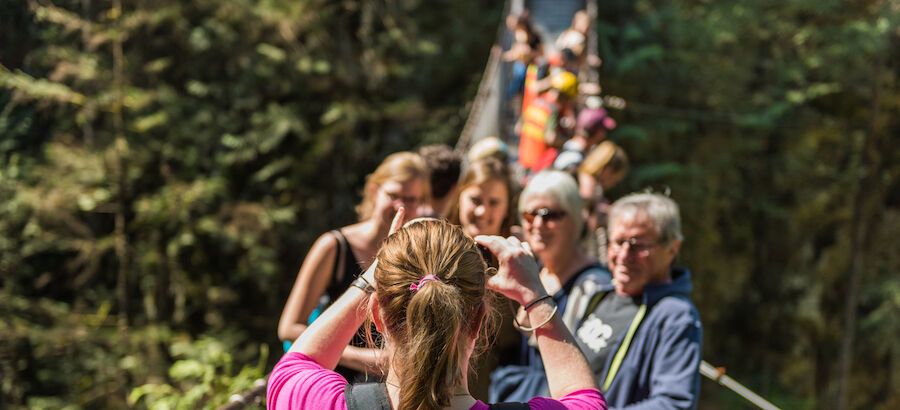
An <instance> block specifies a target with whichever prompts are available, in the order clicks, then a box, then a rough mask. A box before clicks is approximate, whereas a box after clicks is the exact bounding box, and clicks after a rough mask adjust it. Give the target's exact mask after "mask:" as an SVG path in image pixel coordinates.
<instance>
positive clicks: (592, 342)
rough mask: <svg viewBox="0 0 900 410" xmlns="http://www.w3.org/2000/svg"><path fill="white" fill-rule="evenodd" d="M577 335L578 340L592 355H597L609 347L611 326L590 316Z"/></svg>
mask: <svg viewBox="0 0 900 410" xmlns="http://www.w3.org/2000/svg"><path fill="white" fill-rule="evenodd" d="M577 333H578V338H579V339H581V341H582V342H584V344H585V345H587V347H589V348H590V349H591V350H593V351H594V353H597V352H599V351H600V350H601V349H603V348H605V347H606V346H608V345H609V339H610V338H611V337H612V333H613V330H612V326H610V325H608V324H606V323H603V321H602V320H600V318H598V317H596V316H594V315H593V314H592V315H590V316H589V317H588V318H587V320H585V321H584V323H583V324H582V325H581V327H580V328H579V329H578V332H577Z"/></svg>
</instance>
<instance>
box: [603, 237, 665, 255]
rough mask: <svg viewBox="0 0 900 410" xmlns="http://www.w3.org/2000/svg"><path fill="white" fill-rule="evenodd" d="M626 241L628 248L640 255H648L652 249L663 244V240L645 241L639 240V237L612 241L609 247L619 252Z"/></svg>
mask: <svg viewBox="0 0 900 410" xmlns="http://www.w3.org/2000/svg"><path fill="white" fill-rule="evenodd" d="M626 243H627V244H628V249H630V250H632V251H634V252H636V253H637V254H638V255H640V256H647V255H649V254H650V249H653V248H655V247H657V246H659V245H661V244H663V241H656V242H643V241H639V240H638V239H637V238H628V239H622V240H618V241H612V242H610V243H609V248H610V249H611V250H612V251H613V252H615V253H618V252H619V250H620V249H622V247H623V246H625V244H626Z"/></svg>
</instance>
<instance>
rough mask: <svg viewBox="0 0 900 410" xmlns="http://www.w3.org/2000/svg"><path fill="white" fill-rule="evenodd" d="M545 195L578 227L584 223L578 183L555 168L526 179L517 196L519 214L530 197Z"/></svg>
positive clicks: (582, 202)
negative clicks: (528, 179) (526, 181)
mask: <svg viewBox="0 0 900 410" xmlns="http://www.w3.org/2000/svg"><path fill="white" fill-rule="evenodd" d="M537 195H546V196H549V197H550V198H552V199H553V201H554V202H556V203H557V204H559V205H560V206H562V207H563V209H565V211H566V214H567V215H569V217H570V218H572V221H574V222H575V226H576V227H578V228H579V229H580V228H581V227H582V226H583V225H584V216H583V215H582V213H581V212H582V210H583V209H584V200H583V199H581V195H579V194H578V183H577V182H575V178H573V177H572V175H570V174H569V173H567V172H563V171H557V170H545V171H541V172H539V173H538V174H537V175H535V176H534V177H532V178H531V180H530V181H528V185H526V186H525V189H523V190H522V195H520V196H519V214H520V215H521V214H522V213H523V212H525V210H526V209H525V202H527V201H528V200H529V199H531V197H533V196H537Z"/></svg>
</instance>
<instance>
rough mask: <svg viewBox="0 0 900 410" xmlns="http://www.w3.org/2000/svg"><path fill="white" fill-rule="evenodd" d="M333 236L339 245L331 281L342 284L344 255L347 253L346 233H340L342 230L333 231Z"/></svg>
mask: <svg viewBox="0 0 900 410" xmlns="http://www.w3.org/2000/svg"><path fill="white" fill-rule="evenodd" d="M331 236H333V237H334V240H335V241H337V244H338V252H337V255H335V257H334V271H333V272H332V273H331V275H332V276H331V280H332V282H333V283H340V282H341V281H342V280H344V260H345V258H346V257H345V256H344V254H345V253H346V252H347V246H349V244H348V243H347V238H345V237H344V233H343V232H341V231H340V229H335V230H333V231H331Z"/></svg>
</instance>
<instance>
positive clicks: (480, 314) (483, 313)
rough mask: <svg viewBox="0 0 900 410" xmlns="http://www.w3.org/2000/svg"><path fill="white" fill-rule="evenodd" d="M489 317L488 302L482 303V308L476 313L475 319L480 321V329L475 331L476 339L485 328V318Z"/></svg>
mask: <svg viewBox="0 0 900 410" xmlns="http://www.w3.org/2000/svg"><path fill="white" fill-rule="evenodd" d="M485 316H487V302H481V307H479V308H478V311H477V312H475V319H476V320H477V321H478V322H476V323H478V327H477V328H476V329H475V339H478V336H479V335H480V334H481V328H483V327H484V318H485Z"/></svg>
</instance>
